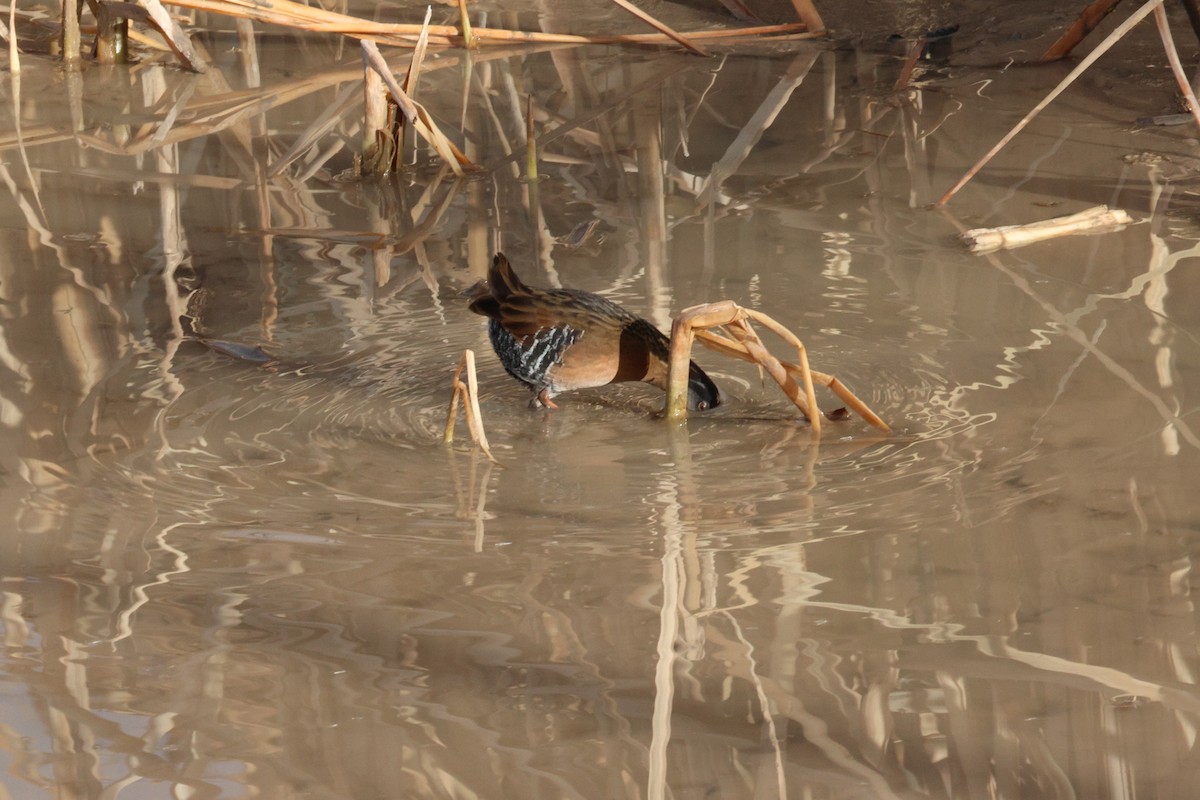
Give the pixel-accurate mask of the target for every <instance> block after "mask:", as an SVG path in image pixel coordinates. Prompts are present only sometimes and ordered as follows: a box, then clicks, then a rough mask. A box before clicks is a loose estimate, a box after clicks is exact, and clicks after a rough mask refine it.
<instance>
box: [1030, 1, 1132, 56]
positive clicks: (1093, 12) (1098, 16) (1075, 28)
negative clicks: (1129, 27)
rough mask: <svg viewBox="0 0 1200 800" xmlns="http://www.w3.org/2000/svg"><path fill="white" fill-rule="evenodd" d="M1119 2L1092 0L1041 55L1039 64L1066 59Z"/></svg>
mask: <svg viewBox="0 0 1200 800" xmlns="http://www.w3.org/2000/svg"><path fill="white" fill-rule="evenodd" d="M1119 2H1121V0H1093V2H1092V3H1090V4H1089V5H1088V7H1087V8H1085V9H1084V10H1083V11H1080V12H1079V16H1078V17H1076V19H1075V22H1074V23H1072V24H1071V27H1069V28H1067V29H1066V30H1065V31H1063V34H1062V36H1060V37H1058V40H1057V41H1055V42H1054V44H1052V45H1050V47H1049V48H1047V49H1046V52H1044V53H1042V57H1041V58H1039V59H1038V61H1041V62H1043V63H1044V62H1047V61H1058V60H1059V59H1060V58H1066V57H1067V56H1069V55H1070V54H1071V51H1072V50H1074V49H1075V45H1077V44H1079V43H1080V42H1082V41H1083V40H1084V37H1086V36H1087V35H1088V34H1089V33H1091V32H1092V30H1094V29H1095V27H1096V26H1097V25H1099V24H1100V23H1101V22H1102V21H1103V20H1104V18H1105V17H1107V16H1108V15H1109V13H1110V12H1111V11H1112V10H1113V9H1114V8H1116V7H1117V3H1119Z"/></svg>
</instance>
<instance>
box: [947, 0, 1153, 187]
mask: <svg viewBox="0 0 1200 800" xmlns="http://www.w3.org/2000/svg"><path fill="white" fill-rule="evenodd" d="M1162 3H1163V0H1147V2H1146V3H1145V4H1144V5H1143V6H1142V7H1141V8H1139V9H1138V10H1137V11H1135V12H1133V14H1131V15H1130V16H1129V19H1127V20H1125V21H1124V22H1122V23H1121V24H1120V25H1118V26H1117V28H1116V30H1114V31H1113V32H1112V33H1110V34H1109V35H1108V36H1106V37H1105V38H1104V41H1102V42H1101V43H1100V44H1099V45H1097V46H1096V49H1095V50H1093V51H1092V52H1090V53H1088V55H1087V57H1086V58H1084V59H1083V60H1082V61H1080V62H1079V65H1078V66H1077V67H1075V69H1073V70H1071V74H1069V75H1067V77H1065V78H1063V79H1062V81H1061V82H1060V83H1059V84H1058V86H1055V87H1054V89H1053V91H1051V92H1050V94H1048V95H1046V96H1045V97H1044V98H1043V99H1042V101H1041V102H1040V103H1038V104H1037V105H1036V106H1034V108H1033V110H1032V111H1030V112H1029V113H1028V114H1026V115H1025V116H1024V117H1022V118H1021V121H1020V122H1018V123H1017V124H1016V125H1014V126H1013V128H1012V130H1010V131H1009V132H1008V133H1006V134H1004V138H1002V139H1001V140H1000V141H999V142H997V143H996V144H995V146H994V147H992V149H991V150H989V151H987V153H985V154H984V156H983V158H981V159H979V161H977V162H976V163H975V165H974V166H973V167H971V168H970V169H969V170H967V172H966V174H965V175H963V176H962V177H961V178H959V179H958V183H956V184H954V185H953V186H951V187H950V189H948V190H947V191H946V193H945V194H944V195H942V197H941V199H940V200H938V201H937V202H936V203H935V204H934V205H935V206H944V205H946V203H948V202H950V198H952V197H954V195H956V194H958V190H959V189H961V188H962V187H964V186H966V185H967V183H968V182H969V181H970V180H971V178H974V177H975V175H976V173H978V172H979V170H981V169H983V167H984V165H986V164H987V163H988V162H989V161H991V160H992V158H994V157H995V155H996V154H997V153H999V152H1000V151H1001V150H1003V149H1004V146H1005V145H1007V144H1008V143H1009V142H1011V141H1012V140H1013V137H1015V136H1016V135H1017V134H1018V133H1020V132H1021V131H1022V130H1024V129H1025V126H1026V125H1028V124H1029V123H1030V122H1032V121H1033V119H1034V117H1036V116H1037V115H1038V114H1040V113H1041V112H1042V109H1044V108H1045V107H1046V106H1048V105H1050V103H1051V102H1052V101H1053V100H1054V98H1056V97H1058V96H1059V95H1060V94H1062V93H1063V92H1064V91H1065V90H1066V88H1067V87H1068V86H1070V85H1071V84H1072V83H1074V82H1075V80H1076V78H1078V77H1079V76H1080V75H1082V74H1083V72H1084V70H1086V69H1087V68H1088V67H1090V66H1091V65H1092V64H1094V63H1095V62H1096V59H1098V58H1100V56H1102V55H1104V54H1105V53H1107V52H1108V50H1109V48H1111V47H1112V46H1113V45H1114V44H1116V43H1117V42H1118V41H1119V40H1120V39H1121V37H1122V36H1124V35H1125V34H1126V33H1128V32H1129V31H1130V30H1131V29H1132V28H1133V26H1134V25H1137V24H1138V23H1139V22H1141V21H1142V20H1143V19H1145V18H1146V17H1147V16H1148V15H1149V14H1150V13H1151V12H1152V11H1154V9H1155V8H1157V7H1158V6H1160V5H1162Z"/></svg>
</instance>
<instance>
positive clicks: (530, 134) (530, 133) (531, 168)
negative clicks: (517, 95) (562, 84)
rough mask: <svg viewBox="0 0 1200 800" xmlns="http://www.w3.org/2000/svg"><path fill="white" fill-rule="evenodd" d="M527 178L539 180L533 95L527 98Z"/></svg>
mask: <svg viewBox="0 0 1200 800" xmlns="http://www.w3.org/2000/svg"><path fill="white" fill-rule="evenodd" d="M525 178H526V180H529V181H536V180H537V179H538V158H537V134H536V133H535V131H534V130H533V95H530V96H529V97H526V98H525Z"/></svg>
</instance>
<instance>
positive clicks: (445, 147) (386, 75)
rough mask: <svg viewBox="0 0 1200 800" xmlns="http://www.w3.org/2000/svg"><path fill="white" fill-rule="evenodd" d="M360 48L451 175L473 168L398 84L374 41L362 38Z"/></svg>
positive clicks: (405, 114)
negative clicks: (452, 171)
mask: <svg viewBox="0 0 1200 800" xmlns="http://www.w3.org/2000/svg"><path fill="white" fill-rule="evenodd" d="M362 49H363V54H364V55H365V57H366V58H367V59H368V61H369V62H370V64H371V67H372V68H373V69H375V71H376V72H378V73H379V75H380V77H381V78H383V81H384V83H386V84H387V87H388V90H389V91H390V92H391V94H392V99H394V100H395V101H396V105H397V106H399V108H400V111H401V112H402V113H403V114H404V116H405V117H406V118H407V119H408V122H409V124H410V125H412V126H413V130H415V131H416V132H417V133H419V134H420V135H421V137H422V138H424V139H425V141H427V142H429V143H430V144H431V145H433V148H434V149H435V150H437V152H438V155H440V156H441V157H442V160H443V161H445V162H446V163H447V164H449V165H450V168H451V169H453V170H454V174H455V175H462V174H463V167H468V168H471V169H474V168H475V165H474V164H472V163H471V160H470V159H469V158H467V157H466V156H465V155H463V153H462V151H461V150H459V149H458V148H457V147H455V146H454V144H453V143H452V142H451V141H450V140H449V139H447V138H446V135H445V134H443V133H442V132H441V129H439V128H438V126H437V123H436V122H434V121H433V118H432V117H430V116H429V113H428V112H427V111H426V110H425V108H424V107H423V106H422V105H421V104H420V103H416V102H414V101H413V100H412V98H410V97H409V96H408V95H407V94H406V93H405V92H404V89H403V88H401V86H400V84H399V83H397V82H396V79H395V77H393V76H392V71H391V69H389V68H388V65H387V62H386V61H384V60H383V56H382V55H380V54H379V48H378V47H376V46H375V43H374V42H372V41H370V40H367V39H363V40H362Z"/></svg>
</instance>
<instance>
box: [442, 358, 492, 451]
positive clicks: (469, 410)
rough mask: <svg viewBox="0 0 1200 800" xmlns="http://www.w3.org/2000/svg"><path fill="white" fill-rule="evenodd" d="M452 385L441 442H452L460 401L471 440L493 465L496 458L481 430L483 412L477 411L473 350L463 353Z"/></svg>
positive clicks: (477, 385) (477, 400)
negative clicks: (463, 376)
mask: <svg viewBox="0 0 1200 800" xmlns="http://www.w3.org/2000/svg"><path fill="white" fill-rule="evenodd" d="M464 372H465V373H466V374H467V381H466V383H463V381H462V375H463V373H464ZM453 385H454V391H453V394H452V395H451V397H450V408H449V409H448V410H447V412H446V430H445V433H443V434H442V441H443V442H445V443H446V444H452V443H453V442H454V423H455V422H457V421H458V402H459V400H460V399H461V400H462V404H463V413H464V414H465V415H466V417H467V430H469V431H470V433H471V440H472V441H473V442H475V444H477V445H479V449H480V450H482V451H483V454H484V455H486V456H487V457H488V460H489V461H492V462H493V463H495V462H496V457H495V456H493V455H492V449H491V447H489V446H488V440H487V434H486V433H485V432H484V430H483V412H482V411H480V410H479V381H478V379H477V378H476V377H475V351H474V350H469V349H468V350H464V351H463V357H462V360H461V361H459V362H458V369H457V370H456V371H455V373H454V381H453Z"/></svg>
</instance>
